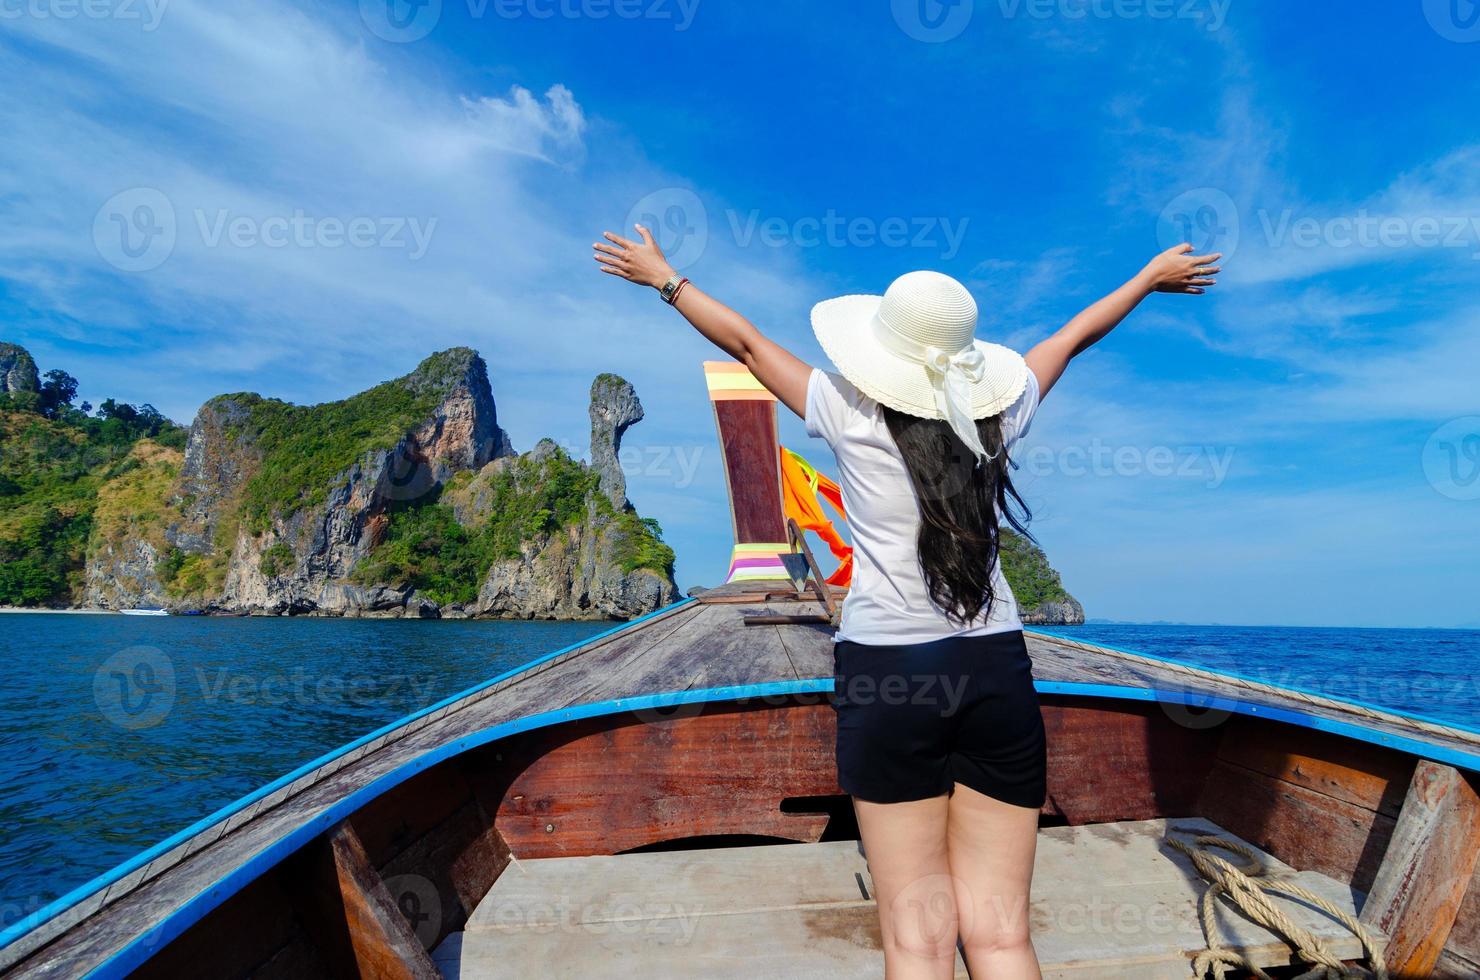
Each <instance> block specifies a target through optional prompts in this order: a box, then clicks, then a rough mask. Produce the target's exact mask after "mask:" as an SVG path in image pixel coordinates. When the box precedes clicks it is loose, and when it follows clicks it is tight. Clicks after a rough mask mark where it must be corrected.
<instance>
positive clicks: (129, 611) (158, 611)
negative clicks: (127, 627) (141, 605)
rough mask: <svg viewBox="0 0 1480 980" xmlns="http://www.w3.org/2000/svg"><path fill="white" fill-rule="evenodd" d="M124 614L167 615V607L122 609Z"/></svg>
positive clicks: (168, 612)
mask: <svg viewBox="0 0 1480 980" xmlns="http://www.w3.org/2000/svg"><path fill="white" fill-rule="evenodd" d="M122 612H123V614H124V615H125V616H168V615H169V614H170V611H169V610H168V609H124V610H122Z"/></svg>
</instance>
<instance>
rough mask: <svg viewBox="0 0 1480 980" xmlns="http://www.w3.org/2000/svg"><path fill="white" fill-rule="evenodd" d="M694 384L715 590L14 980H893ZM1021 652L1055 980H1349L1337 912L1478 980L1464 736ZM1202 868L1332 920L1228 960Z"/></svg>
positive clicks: (726, 406) (809, 684)
mask: <svg viewBox="0 0 1480 980" xmlns="http://www.w3.org/2000/svg"><path fill="white" fill-rule="evenodd" d="M708 379H709V385H710V392H711V398H712V400H713V403H714V409H715V417H716V420H717V423H718V429H719V437H720V442H721V445H722V447H723V456H724V464H725V469H726V474H727V478H728V486H729V493H730V500H731V505H732V514H733V520H734V532H735V547H736V551H735V559H734V562H733V564H732V568H731V571H730V575H729V579H730V581H729V582H727V583H726V584H725V585H724V586H721V587H719V588H716V589H713V590H710V591H707V592H703V593H702V594H700V595H698V596H697V597H695V598H689V599H686V600H684V601H682V602H679V603H677V604H675V605H673V606H669V607H668V608H665V609H661V610H659V611H658V612H656V613H653V614H651V615H649V616H646V617H643V618H642V619H639V620H635V621H633V622H630V623H627V624H625V625H622V626H620V627H618V628H616V629H613V630H611V631H609V632H607V633H604V634H602V635H599V636H597V637H595V638H593V639H591V640H589V641H586V642H584V643H581V644H579V645H578V646H575V647H573V648H570V649H566V650H561V651H557V652H554V653H551V654H548V655H546V656H543V657H540V658H539V659H536V660H534V661H532V662H530V663H528V664H526V665H525V666H523V667H521V668H519V669H517V670H514V671H511V672H509V673H507V674H504V675H502V676H499V677H496V678H493V679H492V680H490V681H488V682H486V683H484V684H482V685H480V686H478V687H475V688H473V689H471V690H469V691H466V692H464V693H462V694H460V695H457V696H456V697H453V698H450V699H448V700H446V701H443V702H441V703H440V704H436V705H433V706H431V707H429V708H427V709H425V710H424V711H420V712H418V713H416V714H414V715H412V716H410V717H408V718H405V719H403V720H402V721H400V722H397V723H395V724H392V725H389V726H387V727H385V728H383V729H381V730H379V731H377V732H374V733H372V734H370V735H367V736H366V737H364V738H362V739H360V740H359V741H357V742H354V743H352V744H350V745H347V746H344V747H343V748H342V749H340V750H338V751H335V752H333V753H330V754H329V755H327V756H325V757H323V758H321V759H318V760H316V761H314V762H312V763H310V764H308V765H307V766H304V767H303V768H302V769H299V770H298V771H296V772H293V773H290V774H288V775H287V776H284V777H283V778H281V779H279V780H277V781H276V782H274V783H272V784H270V785H268V786H265V787H263V788H262V789H261V790H259V791H258V792H256V793H253V794H252V795H250V796H248V797H246V798H245V799H243V800H240V801H238V802H237V803H235V804H233V805H231V806H229V807H227V808H226V809H224V810H222V811H220V812H219V813H216V814H214V815H212V816H211V817H208V818H206V819H205V820H202V821H200V822H199V823H197V824H196V825H194V826H192V827H190V828H189V829H187V830H186V831H184V832H182V833H180V834H178V835H176V836H174V837H172V838H170V839H169V840H166V841H164V842H162V843H161V844H159V845H158V846H156V847H154V848H151V849H150V850H148V851H147V852H145V853H143V854H141V855H139V856H138V857H137V858H135V859H134V860H132V861H129V862H128V863H126V864H124V865H122V866H121V867H119V868H117V869H115V870H114V871H112V872H109V873H108V874H106V875H103V876H102V877H100V878H99V879H97V880H96V881H93V882H91V883H89V884H88V885H85V886H83V887H82V888H80V889H78V890H76V891H75V892H73V893H71V894H69V895H67V896H65V897H63V898H62V899H60V900H58V901H57V902H56V903H54V904H53V905H51V906H50V907H48V908H47V909H44V910H42V911H41V912H39V913H37V914H36V915H33V916H31V917H29V918H28V919H27V920H25V921H23V922H20V923H17V924H15V925H13V926H12V927H11V928H10V929H9V930H7V931H6V932H5V933H4V934H3V936H0V941H3V944H4V945H3V948H0V974H3V976H5V977H32V976H46V977H63V976H66V977H72V976H82V975H90V976H98V977H113V976H123V975H127V974H133V975H137V976H142V977H259V978H275V977H284V978H286V977H308V976H329V977H373V978H435V977H438V976H447V977H463V978H468V980H471V978H483V977H520V978H522V977H528V976H540V977H602V976H615V975H634V976H636V975H643V976H653V977H677V976H700V977H705V976H716V977H719V976H725V977H730V976H733V977H741V976H743V977H876V976H879V975H881V974H882V956H881V954H880V951H879V942H880V941H879V934H878V928H877V924H876V911H875V909H874V907H873V902H872V898H871V886H870V881H869V878H868V870H867V863H866V859H865V856H864V855H862V854H861V849H860V846H859V844H858V843H857V828H856V826H855V824H854V822H853V820H852V816H851V809H850V807H849V804H848V801H847V799H846V797H844V796H843V795H841V793H840V791H839V789H838V786H837V778H836V773H835V771H834V763H833V738H834V724H833V715H832V710H831V708H830V707H829V705H828V704H827V700H826V698H827V693H828V692H829V691H830V690H831V687H832V676H831V675H832V659H831V649H830V642H831V626H830V625H829V618H830V612H831V610H830V608H829V607H830V606H831V605H832V604H833V603H834V602H835V600H836V596H835V595H834V594H833V593H831V592H829V591H827V590H826V589H825V587H822V586H820V585H819V577H818V576H815V575H814V576H813V577H812V580H811V581H804V582H803V586H804V587H802V588H798V583H797V580H796V577H795V576H794V575H793V574H792V572H789V571H788V568H792V566H794V564H795V562H794V560H793V559H790V558H782V557H780V556H781V555H782V554H783V553H790V552H791V550H792V549H791V547H790V544H791V541H790V537H789V535H788V530H787V527H786V524H785V522H784V518H783V509H782V503H781V490H780V486H779V478H778V462H777V455H778V454H777V436H776V405H775V404H774V402H773V401H772V400H771V399H770V398H769V396H767V395H766V394H765V393H764V392H763V391H760V390H759V388H758V386H756V385H754V383H753V380H752V379H750V378H749V377H748V375H745V374H744V373H743V372H737V371H736V370H735V369H734V368H724V367H719V366H711V370H710V371H709V372H708ZM1028 642H1029V650H1030V652H1031V654H1032V657H1033V662H1034V673H1035V676H1036V679H1037V685H1038V688H1039V691H1040V693H1041V698H1042V703H1043V713H1044V718H1045V722H1046V724H1047V727H1048V733H1049V746H1050V751H1049V794H1048V796H1049V798H1048V802H1047V804H1046V805H1045V806H1044V808H1043V817H1042V830H1041V833H1040V848H1039V861H1038V867H1037V870H1036V872H1035V880H1034V901H1033V909H1032V915H1033V922H1034V925H1035V936H1036V942H1037V946H1038V949H1039V953H1040V956H1041V958H1042V960H1043V964H1044V969H1045V973H1046V975H1048V976H1050V977H1095V978H1101V977H1110V978H1116V977H1138V978H1141V977H1152V978H1160V977H1191V976H1193V975H1194V957H1195V956H1197V955H1198V954H1199V953H1204V952H1205V950H1206V948H1207V947H1208V945H1209V942H1210V940H1211V942H1212V943H1213V944H1214V945H1217V946H1219V947H1220V948H1221V949H1222V951H1223V952H1222V955H1228V956H1241V957H1243V958H1244V961H1245V962H1247V963H1252V964H1257V965H1261V966H1263V967H1266V968H1268V969H1269V970H1271V971H1272V972H1274V973H1276V974H1278V975H1286V976H1289V975H1294V974H1295V973H1301V972H1304V970H1305V969H1306V968H1308V966H1309V961H1310V960H1311V959H1315V960H1318V961H1320V960H1321V959H1322V958H1323V957H1324V958H1325V961H1326V962H1332V963H1335V964H1336V965H1338V966H1339V965H1340V964H1341V962H1343V961H1357V960H1365V957H1366V955H1367V953H1368V951H1367V950H1364V947H1363V944H1362V941H1360V940H1359V938H1358V936H1357V934H1356V933H1354V932H1353V931H1352V930H1351V929H1349V928H1348V926H1347V925H1344V924H1342V922H1341V921H1340V920H1339V916H1340V914H1342V913H1345V914H1346V915H1347V916H1348V917H1350V922H1349V924H1350V925H1353V926H1356V927H1358V928H1360V929H1362V930H1364V931H1365V933H1366V937H1367V941H1368V942H1370V943H1371V944H1373V947H1374V949H1375V950H1376V951H1377V952H1378V953H1379V954H1380V955H1381V956H1383V957H1384V958H1385V961H1386V966H1387V969H1388V970H1389V971H1390V975H1392V976H1414V977H1417V976H1450V977H1461V976H1464V977H1473V976H1480V886H1477V885H1476V882H1475V871H1476V857H1477V854H1480V799H1477V796H1476V792H1475V784H1476V775H1475V773H1476V771H1477V770H1480V735H1477V734H1475V733H1473V732H1470V731H1466V730H1463V729H1461V728H1459V727H1457V726H1454V725H1450V724H1446V723H1442V722H1437V721H1432V720H1425V719H1420V718H1413V717H1405V716H1401V715H1399V714H1396V713H1393V712H1389V711H1385V710H1382V709H1379V708H1375V707H1371V706H1366V705H1362V704H1356V703H1349V702H1345V701H1340V700H1335V699H1331V698H1327V697H1320V696H1316V695H1313V694H1308V693H1304V692H1301V691H1296V690H1290V689H1284V688H1280V687H1277V686H1273V685H1269V684H1265V683H1260V682H1258V681H1254V680H1249V679H1245V678H1241V677H1237V676H1234V675H1231V674H1225V673H1219V672H1216V671H1210V670H1205V669H1200V668H1196V667H1192V666H1187V665H1183V664H1179V663H1175V662H1171V661H1167V660H1161V659H1155V658H1150V657H1144V656H1138V655H1135V654H1132V653H1126V652H1122V651H1117V650H1111V649H1106V648H1103V647H1096V646H1091V645H1089V644H1085V643H1079V642H1075V641H1073V640H1068V639H1064V638H1061V637H1057V636H1052V635H1046V634H1036V633H1035V634H1030V636H1029V641H1028ZM1214 835H1216V836H1221V837H1223V838H1226V839H1232V840H1234V841H1235V842H1242V843H1243V844H1245V845H1247V846H1248V848H1249V850H1248V852H1247V854H1250V855H1254V856H1256V857H1257V858H1258V859H1259V860H1261V861H1262V863H1263V865H1264V873H1263V874H1262V875H1258V876H1256V877H1255V878H1254V879H1253V880H1254V881H1255V882H1263V883H1264V884H1265V885H1266V886H1267V887H1268V888H1269V889H1270V890H1271V891H1272V892H1275V893H1276V894H1278V890H1279V889H1280V888H1287V887H1288V886H1290V885H1292V884H1294V885H1299V886H1301V887H1303V888H1304V889H1305V893H1304V894H1306V895H1307V896H1309V897H1310V898H1311V899H1312V900H1314V899H1317V898H1318V899H1321V900H1322V901H1323V902H1324V904H1325V905H1326V906H1327V907H1328V908H1329V912H1327V911H1318V910H1317V908H1316V907H1315V906H1314V905H1313V904H1311V903H1310V902H1309V901H1297V900H1292V899H1289V898H1281V897H1276V898H1275V899H1274V902H1275V905H1276V906H1277V907H1278V909H1279V910H1280V914H1281V915H1282V916H1283V923H1282V924H1278V925H1279V926H1280V928H1279V929H1278V930H1277V931H1271V930H1270V929H1268V928H1266V927H1265V926H1264V925H1260V924H1257V922H1256V921H1253V920H1251V919H1250V918H1248V917H1247V916H1246V915H1245V914H1244V913H1241V912H1239V911H1238V910H1236V909H1235V908H1234V905H1233V904H1231V903H1230V900H1229V897H1228V896H1227V895H1223V896H1221V897H1217V898H1216V899H1214V900H1212V901H1210V902H1209V903H1208V904H1207V906H1206V907H1205V909H1204V911H1205V912H1207V913H1208V914H1210V915H1211V916H1212V919H1213V921H1212V923H1211V925H1212V927H1213V932H1212V935H1211V936H1209V935H1208V934H1207V932H1206V930H1205V927H1204V925H1203V924H1202V923H1201V922H1200V920H1199V914H1200V913H1199V899H1200V897H1201V896H1203V895H1204V893H1206V892H1207V890H1208V882H1207V880H1205V878H1204V875H1203V874H1202V873H1200V872H1199V870H1198V868H1199V866H1201V867H1202V868H1204V869H1211V870H1209V871H1208V873H1209V874H1212V875H1214V876H1217V875H1218V874H1220V873H1221V872H1220V871H1219V869H1218V868H1217V867H1214V866H1213V865H1212V864H1211V862H1209V860H1208V858H1207V855H1208V854H1209V853H1213V854H1221V855H1222V856H1223V857H1226V858H1228V859H1229V860H1230V861H1231V862H1232V863H1233V864H1235V865H1243V864H1244V863H1245V860H1246V856H1247V855H1245V856H1240V855H1238V854H1233V853H1229V852H1226V851H1222V850H1219V849H1218V848H1217V847H1215V846H1211V845H1208V843H1207V841H1206V840H1204V841H1202V843H1198V838H1199V837H1200V836H1214ZM1168 841H1177V842H1180V843H1181V844H1182V845H1183V847H1182V848H1179V847H1177V846H1173V845H1172V844H1169V843H1168ZM1194 859H1196V862H1195V861H1194ZM1245 904H1248V902H1247V901H1246V902H1245ZM1331 913H1336V914H1337V917H1333V915H1332V914H1331ZM1266 921H1268V920H1266ZM1287 927H1296V928H1295V929H1291V928H1287ZM1297 930H1298V933H1297ZM1296 947H1299V948H1296ZM1302 963H1305V964H1306V965H1305V966H1299V965H1298V964H1302ZM1203 965H1206V964H1205V962H1204V963H1203ZM1281 971H1283V972H1281ZM960 974H961V975H965V974H964V968H963V969H962V970H961V971H960ZM1230 975H1231V976H1240V975H1247V973H1246V971H1245V972H1240V971H1237V970H1235V971H1234V972H1232V973H1231V974H1230Z"/></svg>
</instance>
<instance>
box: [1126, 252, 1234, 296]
mask: <svg viewBox="0 0 1480 980" xmlns="http://www.w3.org/2000/svg"><path fill="white" fill-rule="evenodd" d="M1191 253H1192V246H1191V245H1188V244H1185V243H1184V244H1182V245H1176V246H1173V247H1172V248H1169V249H1167V250H1166V251H1165V252H1162V253H1161V254H1160V255H1158V256H1157V257H1156V258H1154V259H1152V260H1151V261H1150V262H1148V263H1146V268H1144V269H1142V270H1141V276H1142V278H1143V279H1144V280H1145V281H1146V284H1147V286H1148V288H1150V289H1151V290H1152V291H1153V292H1158V293H1192V294H1193V295H1196V294H1198V293H1201V292H1204V291H1205V290H1206V289H1207V288H1208V287H1209V286H1212V285H1215V284H1216V283H1217V280H1216V279H1214V278H1213V277H1214V276H1216V275H1217V274H1218V273H1219V272H1221V271H1222V266H1218V265H1214V264H1213V263H1215V262H1217V261H1218V260H1219V259H1221V258H1222V257H1223V253H1222V252H1214V253H1213V254H1212V255H1193V254H1191Z"/></svg>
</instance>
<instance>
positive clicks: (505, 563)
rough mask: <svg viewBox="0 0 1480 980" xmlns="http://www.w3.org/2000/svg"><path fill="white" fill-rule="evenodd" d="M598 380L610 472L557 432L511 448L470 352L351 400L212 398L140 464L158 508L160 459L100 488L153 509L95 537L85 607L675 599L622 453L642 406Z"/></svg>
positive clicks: (259, 610)
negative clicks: (632, 496) (517, 451)
mask: <svg viewBox="0 0 1480 980" xmlns="http://www.w3.org/2000/svg"><path fill="white" fill-rule="evenodd" d="M598 391H599V392H600V395H599V397H595V398H593V403H592V407H591V417H592V419H593V444H592V456H593V459H599V460H601V461H602V466H601V467H600V468H598V467H588V466H586V465H585V464H582V463H578V462H576V461H574V460H570V459H569V457H565V456H564V455H563V454H559V453H558V450H557V451H556V452H557V455H558V456H559V459H558V460H557V459H556V458H555V457H552V456H551V455H550V453H549V448H552V447H547V446H546V445H545V444H542V445H541V447H539V448H538V449H537V450H536V451H535V452H533V453H530V454H526V455H525V456H524V457H515V456H514V452H513V448H512V446H511V445H510V442H509V438H508V436H507V434H506V433H505V432H504V430H503V429H502V428H500V427H499V425H498V419H497V411H496V408H495V405H494V400H493V393H492V390H491V388H490V386H489V381H488V372H487V367H486V365H485V364H484V362H483V359H482V358H481V357H479V356H478V354H477V353H476V352H475V351H472V350H469V349H467V348H456V349H453V350H450V351H444V352H442V353H440V354H436V355H433V356H432V357H430V358H428V359H427V360H426V361H424V362H423V363H422V364H421V365H420V366H419V367H418V368H417V369H416V371H414V372H412V373H411V374H409V375H407V376H405V377H403V378H399V379H397V380H395V381H391V382H387V383H385V384H383V385H379V386H377V387H375V388H372V389H370V390H369V391H366V392H362V393H360V394H359V395H355V396H353V397H351V398H348V399H345V400H344V401H341V402H333V403H328V404H325V405H315V406H298V405H291V404H288V403H285V402H281V401H277V400H274V399H266V398H262V397H261V396H258V395H253V394H237V395H223V396H220V397H218V398H214V399H212V400H211V401H209V402H207V403H206V404H205V405H204V406H202V408H201V409H200V412H199V413H198V414H197V416H196V419H195V423H194V424H193V425H192V426H191V430H190V437H189V440H188V442H187V444H186V447H185V451H184V453H183V456H181V455H180V454H178V453H177V454H175V456H174V458H173V460H164V459H160V458H157V457H156V456H149V457H148V459H147V460H144V459H141V460H140V461H139V463H138V466H141V467H142V466H143V465H144V463H145V462H147V463H148V464H149V467H150V468H149V469H148V470H147V478H148V481H149V486H150V487H152V496H153V499H154V501H155V503H154V505H153V506H152V507H145V506H144V504H143V503H141V501H142V500H144V499H146V498H149V497H150V493H149V492H148V491H146V490H145V489H144V484H143V481H144V480H145V476H146V473H145V472H135V471H132V470H131V471H130V472H128V473H125V474H123V475H121V476H119V477H117V478H115V479H113V480H110V481H109V482H108V483H106V484H105V485H104V489H103V491H102V492H100V499H112V498H118V499H129V500H133V501H134V502H135V506H138V507H143V508H144V510H147V511H148V512H149V518H148V520H138V521H133V522H127V521H116V522H114V523H113V524H112V525H110V527H111V530H110V532H109V533H108V534H107V535H106V536H100V535H95V536H94V537H95V538H96V540H95V541H94V542H93V544H92V546H91V547H90V548H89V552H88V563H87V568H86V575H85V579H86V583H87V591H86V601H87V602H88V603H89V604H92V605H99V606H103V607H106V608H127V607H130V606H140V605H166V606H169V607H171V608H175V609H201V610H205V611H212V612H224V613H256V614H313V615H330V616H339V615H370V616H408V615H409V616H437V615H442V614H444V613H445V614H447V615H454V616H464V615H486V616H498V617H521V618H528V617H542V618H621V617H629V616H634V615H639V614H641V613H643V612H647V611H650V610H651V609H653V608H656V607H657V605H659V604H662V603H666V602H668V601H671V599H672V598H673V596H674V594H675V592H676V590H675V589H674V587H673V583H672V574H671V571H672V570H671V566H672V552H671V551H668V550H667V548H666V546H664V545H661V542H659V541H658V540H657V536H656V532H655V526H653V525H651V524H650V522H643V521H641V520H640V519H639V518H637V516H636V514H635V513H632V512H631V508H630V505H628V504H627V502H626V497H625V486H624V485H623V483H622V480H621V472H620V468H619V467H617V466H616V458H617V450H618V447H619V445H620V439H621V432H622V431H623V430H625V429H626V427H627V426H629V425H631V424H632V423H633V422H635V421H636V420H637V419H639V418H641V415H642V413H641V405H640V403H638V401H637V396H636V393H635V392H633V391H632V390H631V386H630V385H627V384H626V382H621V381H620V379H614V381H613V380H608V381H603V380H601V379H598V383H597V384H596V385H594V386H593V394H595V393H597V392H598ZM598 417H599V418H600V420H601V421H600V423H599V424H598V423H597V419H598ZM171 463H172V465H173V467H174V469H173V471H167V467H168V465H170V464H171ZM554 468H559V469H560V472H559V473H557V472H554ZM167 472H168V475H166V474H167ZM175 474H177V475H175ZM171 477H173V478H172V479H171ZM485 491H491V492H492V496H491V497H487V499H485V497H486V494H484V492H485ZM480 494H483V496H480ZM552 495H553V497H552ZM444 496H445V498H446V501H448V502H450V501H454V500H456V501H460V502H461V503H460V504H459V505H458V506H457V507H456V508H455V509H454V508H453V507H451V506H450V505H449V503H448V502H444ZM613 496H616V497H618V498H620V500H621V506H620V507H616V506H613V504H612V499H613ZM554 497H558V498H560V499H558V500H555V499H553V498H554ZM532 504H533V505H538V506H531V505H532ZM521 507H523V508H525V510H528V511H529V512H528V513H525V512H524V510H521ZM655 556H656V557H655ZM654 565H655V566H656V567H646V566H654Z"/></svg>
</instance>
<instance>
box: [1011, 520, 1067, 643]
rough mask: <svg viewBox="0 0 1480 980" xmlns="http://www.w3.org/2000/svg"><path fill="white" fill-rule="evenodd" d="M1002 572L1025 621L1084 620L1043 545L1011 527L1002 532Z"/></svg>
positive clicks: (1050, 623) (1055, 623)
mask: <svg viewBox="0 0 1480 980" xmlns="http://www.w3.org/2000/svg"><path fill="white" fill-rule="evenodd" d="M1002 574H1003V576H1004V577H1005V578H1006V579H1007V584H1008V585H1010V586H1012V594H1013V597H1014V598H1015V599H1017V603H1018V612H1019V614H1020V615H1021V616H1022V619H1023V622H1024V623H1026V624H1028V625H1034V626H1077V625H1079V624H1081V623H1083V622H1084V607H1083V606H1081V605H1080V604H1079V600H1078V599H1075V598H1074V597H1073V596H1072V595H1070V594H1069V593H1068V591H1067V590H1066V589H1065V588H1064V583H1063V580H1062V579H1061V578H1060V577H1059V573H1058V571H1057V570H1056V569H1055V568H1054V567H1053V566H1052V565H1050V564H1049V563H1048V556H1047V555H1045V554H1044V553H1043V549H1041V548H1039V547H1038V546H1037V545H1036V544H1034V543H1033V542H1032V541H1030V540H1028V539H1027V538H1025V537H1023V536H1022V535H1020V534H1014V533H1013V532H1012V531H1010V530H1004V531H1003V532H1002Z"/></svg>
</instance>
